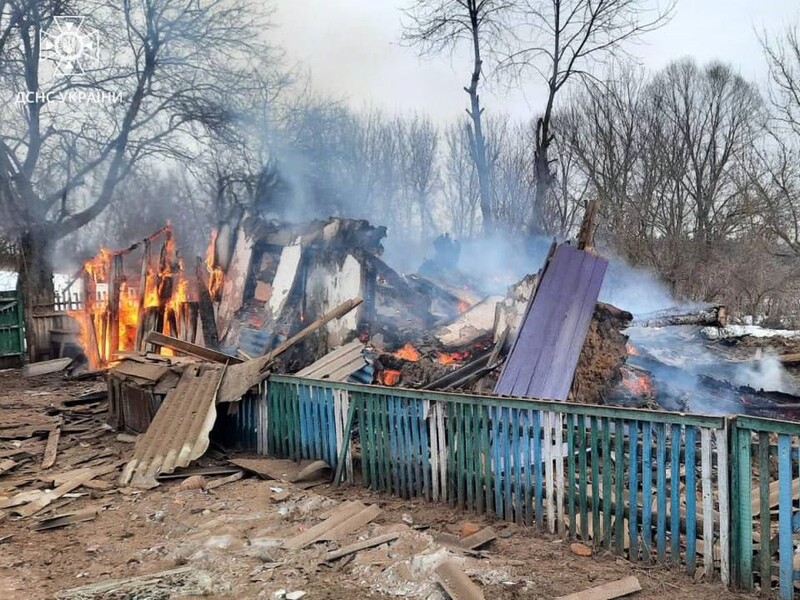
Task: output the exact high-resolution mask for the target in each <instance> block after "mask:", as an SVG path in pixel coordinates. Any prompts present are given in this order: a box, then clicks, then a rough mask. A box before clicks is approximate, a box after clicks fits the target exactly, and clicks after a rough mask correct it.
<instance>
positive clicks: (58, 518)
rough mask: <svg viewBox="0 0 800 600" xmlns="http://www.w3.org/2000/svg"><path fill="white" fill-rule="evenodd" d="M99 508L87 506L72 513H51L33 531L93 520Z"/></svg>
mask: <svg viewBox="0 0 800 600" xmlns="http://www.w3.org/2000/svg"><path fill="white" fill-rule="evenodd" d="M100 510H101V509H100V508H87V509H84V510H79V511H77V512H72V513H64V514H59V515H53V516H52V517H47V518H45V519H42V520H41V521H39V524H38V525H36V527H34V528H33V530H34V531H48V530H50V529H57V528H59V527H66V526H67V525H72V524H73V523H82V522H84V521H94V520H95V519H96V518H97V515H98V514H99V513H100Z"/></svg>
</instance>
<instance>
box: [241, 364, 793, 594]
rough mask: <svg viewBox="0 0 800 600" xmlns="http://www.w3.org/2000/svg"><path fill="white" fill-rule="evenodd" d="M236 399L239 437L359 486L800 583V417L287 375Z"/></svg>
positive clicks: (637, 556)
mask: <svg viewBox="0 0 800 600" xmlns="http://www.w3.org/2000/svg"><path fill="white" fill-rule="evenodd" d="M233 406H234V405H232V407H233ZM236 406H237V408H236V410H235V411H233V412H232V413H231V414H229V415H228V417H227V419H228V427H229V429H230V430H229V431H228V437H229V439H235V440H237V442H238V444H239V445H240V446H243V447H245V448H248V449H251V450H254V451H257V452H259V453H261V454H265V455H266V454H269V455H273V456H278V457H283V458H292V459H295V460H300V459H322V460H326V461H328V462H329V463H330V464H332V465H336V464H337V463H341V471H342V475H343V478H344V479H345V480H346V481H349V482H351V483H352V484H356V485H363V486H366V487H369V488H371V489H374V490H380V491H383V492H386V493H391V494H395V495H398V496H401V497H405V498H424V499H427V500H430V501H433V502H446V503H449V504H450V505H452V506H454V507H457V508H460V509H463V510H470V511H475V512H477V513H480V514H488V515H494V516H495V517H497V518H499V519H504V520H508V521H513V522H516V523H520V524H525V525H533V526H537V527H542V528H545V529H547V530H548V531H551V532H560V533H561V534H562V535H565V536H568V537H569V538H572V539H580V540H582V541H584V542H585V543H587V544H589V545H592V546H594V547H596V548H605V549H609V550H611V551H613V552H615V553H617V554H620V555H622V556H625V557H626V558H628V559H629V560H632V561H644V562H648V563H652V562H656V563H666V564H672V565H675V566H678V567H680V568H682V569H685V570H686V571H687V572H688V573H696V571H697V570H698V569H703V571H704V573H705V576H706V578H707V579H709V578H712V577H717V578H720V579H721V580H722V581H723V582H725V583H728V584H731V585H732V586H734V587H737V588H742V589H745V590H751V589H754V588H756V587H757V586H758V587H760V588H761V590H762V591H769V590H771V589H772V588H777V592H778V597H779V598H780V599H781V600H789V599H790V598H793V597H794V596H795V595H796V594H795V590H796V589H798V587H797V586H798V583H800V582H798V577H799V576H800V573H799V571H800V553H798V551H797V549H798V548H800V423H787V422H782V421H775V420H771V419H758V418H751V417H745V416H739V417H712V416H702V415H684V414H678V413H667V412H654V411H646V410H632V409H622V408H611V407H600V406H583V405H575V404H564V403H558V402H542V401H535V400H515V399H510V398H498V397H489V396H472V395H463V394H449V393H440V392H427V391H414V390H404V389H395V388H385V387H376V386H365V385H355V384H344V383H334V382H324V381H314V380H308V379H301V378H297V377H291V376H277V375H273V376H271V377H270V379H269V381H268V382H267V383H266V384H265V385H263V386H262V387H261V388H259V391H258V393H257V394H253V395H251V396H248V397H247V398H246V399H245V400H244V401H243V402H241V403H239V404H238V405H236ZM729 477H730V479H729ZM762 499H763V501H762Z"/></svg>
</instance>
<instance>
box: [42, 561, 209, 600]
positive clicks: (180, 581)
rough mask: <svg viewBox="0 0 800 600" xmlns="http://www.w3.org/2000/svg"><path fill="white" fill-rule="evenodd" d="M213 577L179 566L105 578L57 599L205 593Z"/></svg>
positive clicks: (171, 596)
mask: <svg viewBox="0 0 800 600" xmlns="http://www.w3.org/2000/svg"><path fill="white" fill-rule="evenodd" d="M212 588H213V586H212V578H211V576H210V575H208V574H207V573H205V572H203V571H198V570H196V569H194V568H193V567H180V568H178V569H172V570H169V571H161V572H160V573H152V574H150V575H141V576H139V577H131V578H129V579H118V580H114V581H103V582H100V583H92V584H89V585H86V586H82V587H77V588H72V589H69V590H64V591H61V592H59V593H58V594H56V598H57V599H58V600H103V599H105V598H110V597H116V598H134V597H136V598H176V597H180V596H206V595H208V594H210V593H211V591H212Z"/></svg>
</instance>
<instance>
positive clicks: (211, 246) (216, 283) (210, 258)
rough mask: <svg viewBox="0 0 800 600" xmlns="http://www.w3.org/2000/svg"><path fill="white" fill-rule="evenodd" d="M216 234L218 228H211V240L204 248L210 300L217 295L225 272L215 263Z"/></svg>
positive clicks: (217, 233) (217, 234)
mask: <svg viewBox="0 0 800 600" xmlns="http://www.w3.org/2000/svg"><path fill="white" fill-rule="evenodd" d="M217 236H219V230H218V229H217V228H216V227H215V228H214V229H212V230H211V240H210V241H209V242H208V248H206V270H207V271H208V293H209V294H210V295H211V299H212V300H213V299H214V298H217V297H218V295H219V292H220V290H221V289H222V283H223V281H224V279H225V274H224V273H223V272H222V269H221V268H220V267H218V266H217V264H216V254H217Z"/></svg>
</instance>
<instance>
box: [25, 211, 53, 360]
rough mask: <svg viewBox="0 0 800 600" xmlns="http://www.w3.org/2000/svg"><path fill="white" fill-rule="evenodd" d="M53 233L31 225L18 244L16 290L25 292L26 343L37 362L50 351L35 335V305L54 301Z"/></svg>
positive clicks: (31, 358) (31, 357) (28, 351)
mask: <svg viewBox="0 0 800 600" xmlns="http://www.w3.org/2000/svg"><path fill="white" fill-rule="evenodd" d="M50 243H51V236H49V235H48V233H47V231H46V229H45V228H42V227H31V228H29V229H28V230H27V231H25V232H24V233H23V234H22V236H21V238H20V244H19V268H18V271H19V279H18V280H17V290H19V291H20V292H21V294H22V302H23V306H24V310H25V342H26V345H27V353H28V360H30V361H31V362H33V361H35V360H36V359H37V358H38V356H39V355H40V354H42V353H43V352H47V351H49V349H48V348H40V347H39V340H37V339H36V336H35V331H36V329H35V327H34V322H35V319H34V318H33V317H34V314H35V313H36V307H37V306H40V305H52V304H53V303H54V302H55V288H54V286H53V267H52V265H51V263H50V256H49V254H50Z"/></svg>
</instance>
